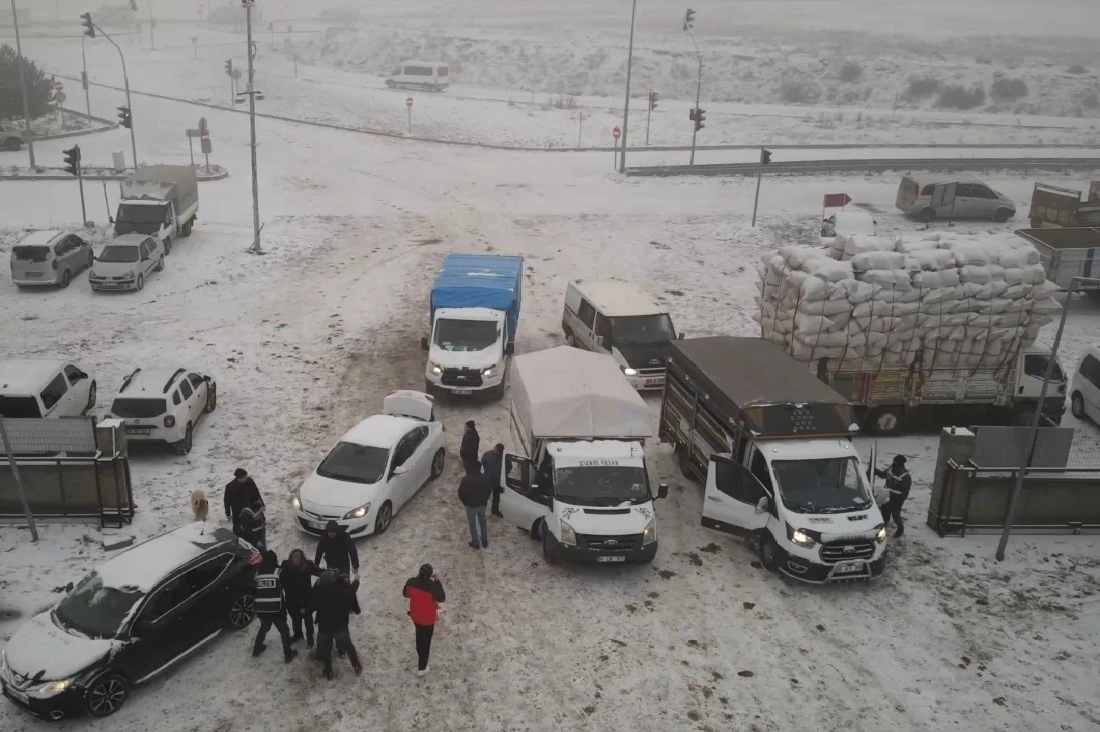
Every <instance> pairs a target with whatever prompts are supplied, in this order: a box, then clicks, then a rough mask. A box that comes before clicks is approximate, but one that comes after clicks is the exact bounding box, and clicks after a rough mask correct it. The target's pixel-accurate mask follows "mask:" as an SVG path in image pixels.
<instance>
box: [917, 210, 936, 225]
mask: <svg viewBox="0 0 1100 732" xmlns="http://www.w3.org/2000/svg"><path fill="white" fill-rule="evenodd" d="M917 218H918V219H920V220H921V221H923V222H924V223H926V224H930V223H932V222H933V221H935V220H936V211H935V209H933V208H926V209H923V210H921V212H920V214H919V215H918V216H917Z"/></svg>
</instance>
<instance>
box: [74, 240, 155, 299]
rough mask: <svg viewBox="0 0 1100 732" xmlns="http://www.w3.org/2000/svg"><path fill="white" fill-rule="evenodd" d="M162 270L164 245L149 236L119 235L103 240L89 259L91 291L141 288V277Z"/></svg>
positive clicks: (142, 278) (142, 280)
mask: <svg viewBox="0 0 1100 732" xmlns="http://www.w3.org/2000/svg"><path fill="white" fill-rule="evenodd" d="M162 269H164V246H163V245H162V244H161V243H160V242H159V241H157V240H156V239H154V238H153V237H151V236H145V235H144V234H123V235H122V236H118V237H115V238H114V239H112V240H111V241H109V242H108V243H107V245H106V246H105V247H103V250H102V251H100V252H99V254H98V255H97V256H96V258H95V260H94V261H93V262H92V271H91V272H89V273H88V284H90V285H91V286H92V289H93V290H137V291H139V292H140V291H141V290H143V289H145V278H146V277H148V276H149V275H151V274H153V272H160V271H161V270H162Z"/></svg>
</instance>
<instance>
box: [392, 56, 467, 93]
mask: <svg viewBox="0 0 1100 732" xmlns="http://www.w3.org/2000/svg"><path fill="white" fill-rule="evenodd" d="M450 84H451V79H450V72H449V70H448V69H447V64H444V63H439V62H438V61H406V62H404V63H403V64H401V65H400V66H398V67H397V68H395V69H394V70H393V71H391V72H390V75H389V76H388V77H386V86H388V87H389V88H390V89H398V88H401V89H426V90H427V91H443V90H444V89H446V88H447V87H448V86H450Z"/></svg>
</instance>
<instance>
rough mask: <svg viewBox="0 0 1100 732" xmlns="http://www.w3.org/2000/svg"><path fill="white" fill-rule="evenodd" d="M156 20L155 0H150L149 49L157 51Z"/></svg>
mask: <svg viewBox="0 0 1100 732" xmlns="http://www.w3.org/2000/svg"><path fill="white" fill-rule="evenodd" d="M155 24H156V21H155V20H153V0H149V50H150V51H155V50H157V49H156V47H155V46H154V45H153V26H154V25H155Z"/></svg>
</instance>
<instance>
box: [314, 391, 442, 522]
mask: <svg viewBox="0 0 1100 732" xmlns="http://www.w3.org/2000/svg"><path fill="white" fill-rule="evenodd" d="M433 407H434V404H433V399H432V397H430V396H428V395H427V394H424V393H421V392H418V391H408V390H401V391H395V392H393V393H391V394H390V395H389V396H387V397H386V398H385V400H384V401H383V403H382V414H376V415H374V416H373V417H368V418H367V419H364V420H363V421H362V422H360V423H359V424H357V425H356V426H355V427H353V428H352V429H351V430H349V431H348V433H347V434H345V435H344V436H343V437H341V438H340V441H339V442H337V443H336V445H335V446H334V447H333V448H332V450H330V451H329V453H328V455H326V456H325V459H324V460H322V461H321V464H320V465H318V466H317V469H316V470H314V471H313V473H312V474H310V476H309V477H308V478H306V480H305V482H304V483H302V487H301V488H300V489H299V490H298V495H297V496H296V497H295V498H294V501H293V506H294V511H295V514H296V518H297V519H298V526H299V527H300V528H302V529H303V530H305V531H307V532H309V533H311V534H314V535H320V534H322V533H324V531H325V525H326V524H327V523H328V522H329V521H335V522H336V523H337V524H339V525H340V526H342V527H343V528H344V529H346V531H347V533H348V534H349V535H350V536H367V535H368V534H381V533H383V532H385V531H386V529H388V528H389V527H390V524H391V523H392V522H393V516H394V514H395V513H397V512H398V510H400V509H401V507H402V506H404V505H405V503H406V502H408V501H409V499H411V498H412V497H413V496H414V495H416V492H417V491H419V490H420V488H421V487H422V486H423V485H424V484H425V483H427V482H428V481H429V480H434V479H435V478H438V477H439V476H440V475H442V474H443V460H444V449H443V445H444V438H443V423H442V422H440V421H438V420H437V419H436V418H435V414H434V412H433Z"/></svg>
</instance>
